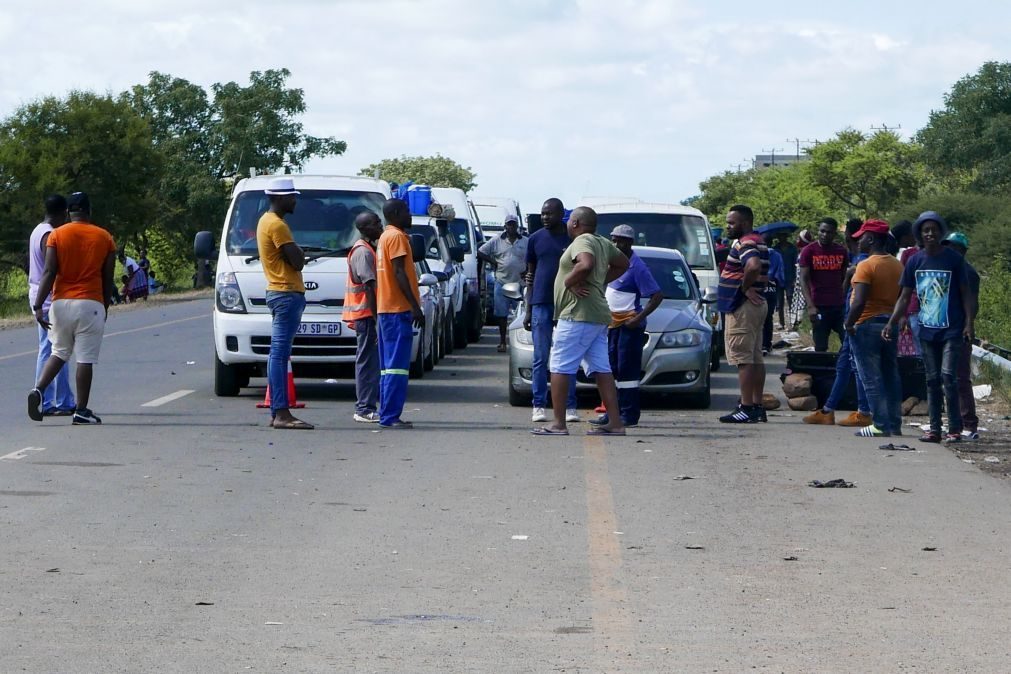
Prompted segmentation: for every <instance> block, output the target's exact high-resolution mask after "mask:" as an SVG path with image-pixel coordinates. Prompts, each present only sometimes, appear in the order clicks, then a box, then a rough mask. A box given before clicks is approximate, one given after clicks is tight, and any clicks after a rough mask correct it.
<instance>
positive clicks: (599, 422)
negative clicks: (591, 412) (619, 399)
mask: <svg viewBox="0 0 1011 674" xmlns="http://www.w3.org/2000/svg"><path fill="white" fill-rule="evenodd" d="M608 421H610V419H608V418H607V415H606V414H601V415H600V416H599V417H597V418H596V419H590V423H591V424H593V425H594V426H606V425H607V422H608Z"/></svg>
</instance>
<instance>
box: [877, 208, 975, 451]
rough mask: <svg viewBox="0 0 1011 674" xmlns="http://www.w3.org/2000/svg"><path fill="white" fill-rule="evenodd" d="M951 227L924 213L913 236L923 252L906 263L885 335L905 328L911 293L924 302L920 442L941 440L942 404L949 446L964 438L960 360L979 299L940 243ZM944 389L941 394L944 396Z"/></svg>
mask: <svg viewBox="0 0 1011 674" xmlns="http://www.w3.org/2000/svg"><path fill="white" fill-rule="evenodd" d="M946 230H947V224H946V223H945V221H944V218H942V217H941V216H940V215H938V214H937V213H935V212H934V211H927V212H925V213H922V214H921V215H920V217H919V218H917V219H916V222H914V223H913V234H914V235H915V236H916V238H917V240H918V241H922V243H923V248H922V250H921V251H920V252H918V253H916V254H915V255H914V256H913V257H911V258H910V259H909V261H908V262H906V268H905V270H904V271H903V273H902V281H901V285H902V294H901V295H900V296H899V301H898V303H897V304H896V305H895V311H894V312H893V313H892V317H891V319H889V321H888V324H887V325H886V326H885V329H884V332H883V333H882V336H883V337H884V339H886V340H888V339H891V338H892V334H893V330H894V328H895V327H898V328H900V329H901V328H903V327H905V326H904V325H903V323H905V321H906V308H907V307H908V305H909V300H910V297H911V296H912V294H913V291H914V290H915V291H916V296H917V297H918V298H919V300H920V312H919V320H920V340H919V341H920V350H921V351H922V353H923V367H924V369H925V370H926V371H927V406H928V407H929V409H930V430H929V431H928V432H927V433H926V434H924V435H923V436H922V437H921V438H920V441H921V442H940V441H941V406H942V404H943V405H944V407H945V408H946V409H947V410H948V432H947V434H946V435H945V436H944V439H945V441H946V442H949V443H954V442H960V441H961V439H962V413H961V407H960V405H959V400H958V381H957V373H958V360H959V357H960V355H961V354H962V351H963V344H964V343H965V342H972V339H973V333H974V330H975V328H974V326H973V322H974V320H975V317H976V297H975V296H973V293H972V288H971V286H970V284H969V273H968V268H967V265H966V262H965V260H964V259H963V258H962V256H961V255H959V254H958V253H956V252H955V251H954V250H952V249H951V248H950V247H945V246H942V245H941V241H942V239H943V238H944V235H945V232H946ZM942 390H943V395H942Z"/></svg>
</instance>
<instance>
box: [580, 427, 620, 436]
mask: <svg viewBox="0 0 1011 674" xmlns="http://www.w3.org/2000/svg"><path fill="white" fill-rule="evenodd" d="M586 434H587V435H619V436H620V435H625V429H624V428H623V429H621V430H620V431H612V430H611V429H610V428H604V427H603V426H595V427H593V428H591V429H590V430H588V431H586Z"/></svg>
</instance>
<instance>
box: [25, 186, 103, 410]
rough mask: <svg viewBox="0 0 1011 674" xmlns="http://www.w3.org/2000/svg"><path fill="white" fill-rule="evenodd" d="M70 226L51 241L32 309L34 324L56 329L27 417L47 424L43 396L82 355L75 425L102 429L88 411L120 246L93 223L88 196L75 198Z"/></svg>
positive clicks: (54, 233)
mask: <svg viewBox="0 0 1011 674" xmlns="http://www.w3.org/2000/svg"><path fill="white" fill-rule="evenodd" d="M68 211H69V213H70V223H69V224H66V225H63V226H62V227H59V228H58V229H55V230H53V231H52V232H51V233H50V234H49V238H48V239H47V241H46V264H45V269H44V271H43V273H42V278H41V279H40V280H39V288H38V293H37V294H36V298H35V303H34V304H33V305H32V309H33V310H34V311H35V320H36V321H37V322H38V324H39V325H40V326H42V327H43V328H44V329H46V330H52V332H51V335H50V338H51V339H52V355H51V356H50V357H49V360H48V361H46V364H45V366H44V367H43V368H42V373H41V374H40V375H39V378H38V380H37V381H36V383H35V388H33V389H32V390H31V391H30V392H29V393H28V416H29V417H30V418H31V419H33V420H34V421H42V416H43V412H44V410H43V397H42V391H44V390H46V388H47V387H48V386H49V384H50V383H51V382H52V381H53V379H55V378H56V375H57V374H58V373H59V371H60V370H61V369H64V368H65V367H66V364H67V362H68V361H69V360H70V356H71V355H73V354H74V353H76V354H77V410H76V411H75V412H74V420H73V423H74V425H85V424H100V423H102V420H101V419H100V418H99V417H98V416H96V415H95V413H94V412H92V411H91V409H89V408H88V403H89V402H90V399H91V381H92V377H93V370H94V365H95V363H97V362H98V354H99V351H101V347H102V336H103V334H104V333H105V321H106V318H107V317H108V314H109V304H110V303H111V302H112V289H113V285H114V281H113V278H112V275H113V271H114V270H115V268H116V242H115V241H113V239H112V236H111V235H110V234H109V233H108V232H107V231H105V230H104V229H102V228H101V227H97V226H95V225H93V224H91V223H90V222H89V221H90V219H91V202H90V201H89V200H88V195H86V194H85V193H84V192H75V193H74V194H72V195H70V200H69V203H68ZM50 291H53V304H52V307H51V309H50V313H51V314H52V323H50V322H49V320H48V319H47V318H46V316H45V304H44V302H45V299H46V298H48V297H49V292H50Z"/></svg>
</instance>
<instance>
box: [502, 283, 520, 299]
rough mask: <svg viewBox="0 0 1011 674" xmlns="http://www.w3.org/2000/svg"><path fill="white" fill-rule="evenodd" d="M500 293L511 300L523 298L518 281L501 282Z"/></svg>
mask: <svg viewBox="0 0 1011 674" xmlns="http://www.w3.org/2000/svg"><path fill="white" fill-rule="evenodd" d="M502 294H503V295H505V296H506V297H507V298H509V299H511V300H522V299H523V289H522V288H521V287H520V284H519V283H503V284H502Z"/></svg>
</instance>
